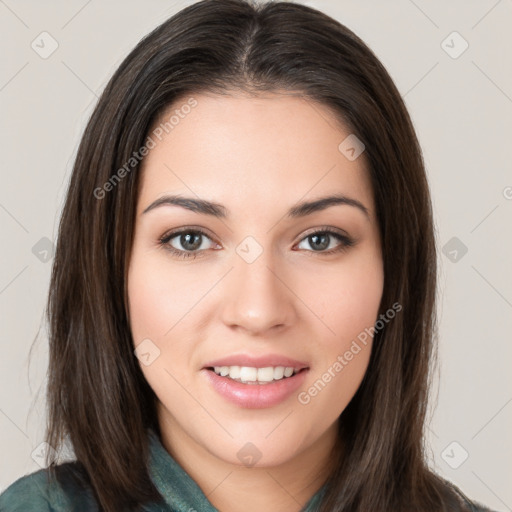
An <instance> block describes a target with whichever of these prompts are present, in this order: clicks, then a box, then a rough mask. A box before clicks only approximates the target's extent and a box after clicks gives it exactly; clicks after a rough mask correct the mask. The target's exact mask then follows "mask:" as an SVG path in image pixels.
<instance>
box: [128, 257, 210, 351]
mask: <svg viewBox="0 0 512 512" xmlns="http://www.w3.org/2000/svg"><path fill="white" fill-rule="evenodd" d="M187 276H188V277H187ZM203 288H206V284H205V286H202V285H201V281H200V280H199V279H190V275H189V273H186V272H180V271H179V270H178V271H176V269H170V267H169V265H168V264H166V261H165V258H164V257H162V256H161V255H159V256H158V257H156V256H155V255H152V256H151V257H149V256H144V253H143V252H142V253H140V254H137V252H136V251H134V255H133V258H132V262H131V264H130V270H129V273H128V297H129V308H130V320H131V322H130V323H131V329H132V334H133V339H134V343H135V345H137V343H140V341H141V340H142V339H144V338H151V339H153V340H154V341H155V343H157V344H158V343H161V342H163V340H164V339H165V337H166V336H169V335H170V331H171V330H175V329H176V327H175V326H178V324H179V322H181V319H182V318H184V317H185V316H186V315H187V313H188V312H189V311H190V310H191V309H192V308H193V306H194V304H195V303H196V302H197V299H198V297H200V296H201V294H202V293H204V290H203ZM178 328H179V327H178Z"/></svg>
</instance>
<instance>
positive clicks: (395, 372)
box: [46, 0, 461, 512]
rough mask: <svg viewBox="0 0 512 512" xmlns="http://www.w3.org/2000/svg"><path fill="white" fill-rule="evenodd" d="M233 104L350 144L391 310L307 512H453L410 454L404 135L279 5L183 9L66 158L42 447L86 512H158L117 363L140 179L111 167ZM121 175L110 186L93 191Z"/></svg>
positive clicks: (426, 363)
mask: <svg viewBox="0 0 512 512" xmlns="http://www.w3.org/2000/svg"><path fill="white" fill-rule="evenodd" d="M236 90H241V91H245V92H250V93H255V94H257V93H258V92H260V91H276V90H285V91H290V93H295V94H297V93H299V94H301V95H302V96H303V97H304V98H306V99H308V100H311V101H312V102H319V103H321V104H324V105H326V106H328V107H330V109H331V110H332V111H333V112H334V113H335V114H336V115H337V117H338V118H339V120H340V121H341V123H342V124H343V125H344V126H345V127H347V128H348V129H349V130H350V133H354V134H356V136H357V137H358V138H359V139H360V140H361V141H362V142H363V143H364V144H365V147H366V149H365V158H366V161H367V165H368V169H369V173H370V176H371V182H372V187H373V193H374V198H375V204H376V209H377V216H378V220H379V229H380V233H381V239H382V250H383V261H384V275H385V281H384V292H383V296H382V301H381V308H380V309H381V312H385V311H387V310H388V309H389V308H390V307H391V305H392V304H394V303H396V302H398V303H399V304H401V305H402V308H403V309H402V311H401V312H400V314H398V315H396V317H395V318H394V320H393V321H392V322H389V323H388V324H387V325H386V326H385V328H384V329H382V330H379V331H377V332H376V334H375V338H374V345H373V350H372V354H371V359H370V363H369V367H368V371H367V373H366V375H365V378H364V380H363V382H362V384H361V386H360V388H359V389H358V391H357V393H356V395H355V396H354V398H353V399H352V401H351V402H350V404H349V405H348V406H347V408H346V409H345V410H344V411H343V413H342V415H341V418H340V431H339V440H340V441H343V442H344V446H345V449H344V453H343V458H341V459H340V460H338V461H336V469H335V471H334V472H333V474H332V475H331V476H330V478H329V481H328V486H327V491H326V494H325V496H324V499H323V501H322V504H321V506H320V510H321V511H322V512H327V511H329V512H333V511H340V512H341V511H344V512H356V511H358V512H362V511H365V512H367V511H369V510H371V511H393V512H396V511H402V510H403V511H405V510H415V511H425V512H426V511H428V512H432V511H441V510H461V508H460V507H459V506H458V505H456V499H455V498H454V493H453V491H451V490H450V487H449V486H448V485H447V483H446V482H445V481H444V480H442V479H441V478H440V477H438V476H437V475H435V474H434V473H433V472H431V471H430V470H429V468H428V466H427V462H426V456H425V449H424V448H425V447H424V445H423V442H424V441H423V440H424V428H425V427H424V425H425V417H426V408H427V395H428V389H429V384H430V375H431V374H430V368H431V362H432V360H433V358H434V356H435V350H434V349H435V340H436V338H437V325H436V323H437V320H436V317H435V298H436V248H435V235H434V227H433V219H432V217H433V216H432V207H431V200H430V195H429V187H428V182H427V179H426V175H425V169H424V163H423V159H422V155H421V150H420V147H419V144H418V141H417V138H416V135H415V131H414V128H413V125H412V123H411V119H410V117H409V115H408V113H407V110H406V107H405V105H404V102H403V101H402V99H401V97H400V94H399V92H398V90H397V89H396V87H395V85H394V83H393V81H392V80H391V78H390V76H389V75H388V73H387V72H386V70H385V69H384V67H383V66H382V64H381V63H380V62H379V60H378V59H377V57H376V56H375V55H374V54H373V53H372V51H371V50H370V49H369V48H368V47H367V46H366V45H365V44H364V43H363V41H361V39H359V38H358V37H357V36H356V35H355V34H354V33H353V32H351V31H350V30H349V29H348V28H346V27H345V26H343V25H342V24H340V23H339V22H337V21H336V20H334V19H332V18H330V17H329V16H327V15H325V14H323V13H321V12H319V11H317V10H315V9H312V8H310V7H307V6H304V5H300V4H294V3H289V2H270V3H265V4H258V3H256V2H251V1H250V0H204V1H201V2H198V3H195V4H193V5H191V6H189V7H187V8H185V9H183V10H182V11H180V12H179V13H178V14H176V15H175V16H173V17H171V18H170V19H169V20H167V21H166V22H165V23H163V24H162V25H160V26H159V27H157V28H156V29H155V30H154V31H152V32H151V33H150V34H149V35H147V36H146V37H145V38H144V39H143V40H142V41H140V43H139V44H138V45H137V46H136V48H135V49H134V50H133V51H132V52H131V53H130V54H129V55H128V56H127V57H126V59H125V60H124V61H123V62H122V63H121V65H120V66H119V68H118V69H117V71H116V72H115V74H114V75H113V77H112V78H111V80H110V82H109V83H108V85H107V86H106V88H105V90H104V92H103V94H102V95H101V97H100V99H99V101H98V104H97V106H96V108H95V110H94V112H93V114H92V116H91V119H90V121H89V123H88V125H87V127H86V129H85V132H84V134H83V137H82V140H81V144H80V147H79V150H78V153H77V157H76V161H75V164H74V169H73V173H72V176H71V180H70V184H69V190H68V193H67V199H66V202H65V206H64V209H63V213H62V216H61V221H60V226H59V233H58V241H57V247H56V254H55V260H54V264H53V272H52V276H51V284H50V289H49V296H48V308H47V318H48V322H49V340H50V356H49V357H50V361H49V371H48V375H49V378H48V388H47V402H48V425H47V432H46V441H47V442H48V443H49V444H50V445H51V446H52V447H54V448H58V447H61V446H63V445H64V444H65V442H66V439H67V440H68V441H69V442H70V443H71V445H72V447H73V450H74V453H75V456H76V459H77V462H78V465H79V466H80V467H81V468H82V469H83V474H84V475H86V480H87V482H88V484H89V485H90V486H91V487H92V489H93V491H94V495H95V497H96V499H97V500H98V502H99V504H100V505H101V507H102V509H103V510H105V511H107V512H114V511H116V512H117V511H119V510H131V509H136V508H137V506H140V505H141V504H143V503H148V502H150V501H152V500H158V498H159V494H158V491H157V489H156V488H155V487H154V485H153V483H152V481H151V479H150V476H149V473H148V467H147V456H148V444H147V443H148V441H147V428H148V427H151V428H153V429H155V431H156V432H159V429H158V422H157V415H156V408H155V395H154V393H153V391H152V389H151V388H150V387H149V385H148V384H147V382H146V380H145V378H144V377H143V374H142V372H141V370H140V367H139V364H138V361H137V359H136V357H135V356H134V353H133V340H132V337H131V332H130V325H129V318H128V309H127V307H126V306H127V301H126V275H127V268H128V263H129V256H130V250H131V245H132V238H133V228H134V217H135V207H136V199H137V190H138V182H139V174H140V173H139V168H140V165H139V164H140V162H135V163H134V162H133V161H132V164H134V165H131V164H130V166H129V167H126V163H127V162H129V161H130V158H133V153H134V152H137V151H138V150H139V149H140V148H141V147H143V146H144V145H145V141H146V139H147V136H148V133H149V130H150V128H151V127H152V126H153V124H154V122H155V120H156V119H158V118H159V116H161V115H162V112H164V110H165V109H167V108H168V107H169V106H170V105H171V104H172V103H173V102H175V101H176V100H177V98H179V97H186V95H192V94H199V93H201V92H213V93H218V94H229V93H230V91H236ZM123 166H124V168H125V172H124V173H121V174H122V179H119V180H117V179H116V181H115V185H112V186H110V187H105V184H106V183H107V182H109V180H110V183H112V179H113V176H114V175H116V176H117V177H119V174H120V173H118V172H117V171H118V170H119V169H121V168H123ZM95 191H96V192H95ZM98 191H100V192H98ZM47 464H48V465H50V471H51V472H54V471H55V466H54V465H52V464H51V460H50V459H48V460H47Z"/></svg>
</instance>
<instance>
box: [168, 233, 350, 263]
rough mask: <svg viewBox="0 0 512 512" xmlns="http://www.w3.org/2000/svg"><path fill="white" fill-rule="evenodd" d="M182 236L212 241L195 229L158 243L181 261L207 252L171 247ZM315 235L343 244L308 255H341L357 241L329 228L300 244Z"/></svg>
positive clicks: (175, 234)
mask: <svg viewBox="0 0 512 512" xmlns="http://www.w3.org/2000/svg"><path fill="white" fill-rule="evenodd" d="M182 234H195V235H201V236H204V237H206V238H208V239H210V240H211V238H210V236H208V234H207V233H206V232H204V231H203V230H201V229H198V228H194V229H180V230H178V231H172V232H171V233H166V234H164V235H163V236H162V237H161V238H160V239H159V240H158V243H159V245H160V246H161V247H163V248H164V249H165V250H167V251H169V252H171V253H172V254H173V255H174V256H176V257H178V258H181V259H195V258H197V257H198V255H199V254H201V253H202V252H204V251H205V249H203V250H201V251H197V250H196V251H182V250H178V249H175V248H174V247H172V246H171V245H169V242H170V241H171V240H172V239H173V238H176V237H177V236H179V235H182ZM314 235H329V236H332V237H334V238H336V239H337V240H338V241H339V242H341V243H340V245H338V246H337V247H335V248H334V249H330V250H328V251H306V252H308V253H313V254H322V255H325V254H335V253H341V252H344V251H346V250H347V249H348V248H350V247H352V246H354V245H355V240H354V239H353V238H350V237H348V236H346V235H342V234H341V233H338V232H337V231H333V230H331V229H329V228H320V229H318V230H317V231H314V232H312V233H308V234H307V235H306V236H305V237H303V238H301V240H300V241H299V243H300V242H302V241H303V240H306V239H307V238H309V237H312V236H314ZM313 254H310V256H312V255H313ZM200 257H201V256H200Z"/></svg>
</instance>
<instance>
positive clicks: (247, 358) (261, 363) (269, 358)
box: [204, 354, 308, 370]
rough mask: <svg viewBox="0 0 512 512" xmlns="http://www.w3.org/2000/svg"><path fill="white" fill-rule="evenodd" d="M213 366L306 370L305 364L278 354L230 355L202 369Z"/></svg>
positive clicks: (210, 362)
mask: <svg viewBox="0 0 512 512" xmlns="http://www.w3.org/2000/svg"><path fill="white" fill-rule="evenodd" d="M214 366H248V367H250V368H267V367H269V366H274V367H275V366H284V367H286V368H295V369H296V370H302V369H303V368H308V365H307V364H306V363H303V362H301V361H297V360H296V359H292V358H290V357H286V356H281V355H279V354H267V355H264V356H251V355H248V354H232V355H230V356H227V357H223V358H222V359H215V360H214V361H209V362H208V363H206V364H205V365H204V368H213V367H214Z"/></svg>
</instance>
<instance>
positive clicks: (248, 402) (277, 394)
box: [202, 368, 308, 409]
mask: <svg viewBox="0 0 512 512" xmlns="http://www.w3.org/2000/svg"><path fill="white" fill-rule="evenodd" d="M202 371H203V372H206V376H207V378H208V379H209V381H210V384H211V385H212V386H213V388H214V389H215V391H217V393H219V395H222V396H223V397H224V398H226V399H227V400H228V401H230V402H231V403H234V404H235V405H238V406H239V407H245V408H246V409H264V408H266V407H273V406H275V405H278V404H280V403H281V402H284V401H285V400H286V399H287V398H289V397H290V396H291V395H292V394H293V393H294V392H295V391H297V390H298V389H299V388H300V386H301V385H302V384H303V383H304V379H305V378H306V374H307V372H308V369H307V368H306V369H303V370H301V371H300V372H299V373H296V374H295V375H293V376H292V377H286V378H284V379H281V380H277V381H274V382H271V383H268V384H244V383H242V382H238V381H236V380H233V379H230V378H229V377H221V376H220V375H217V374H216V373H215V372H214V371H212V370H207V369H203V370H202Z"/></svg>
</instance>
